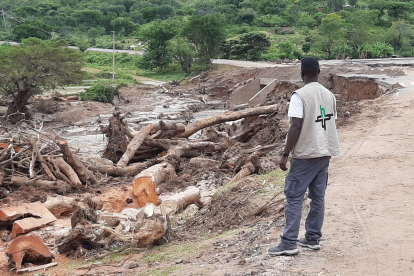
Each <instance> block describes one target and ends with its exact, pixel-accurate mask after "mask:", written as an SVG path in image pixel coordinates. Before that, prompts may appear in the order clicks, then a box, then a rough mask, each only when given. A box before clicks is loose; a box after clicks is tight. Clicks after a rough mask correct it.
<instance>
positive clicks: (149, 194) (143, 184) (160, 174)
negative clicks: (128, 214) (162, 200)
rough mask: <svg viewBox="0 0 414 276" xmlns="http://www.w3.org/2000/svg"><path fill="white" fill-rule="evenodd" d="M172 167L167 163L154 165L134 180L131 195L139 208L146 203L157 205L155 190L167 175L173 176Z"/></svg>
mask: <svg viewBox="0 0 414 276" xmlns="http://www.w3.org/2000/svg"><path fill="white" fill-rule="evenodd" d="M174 174H175V171H174V167H173V166H172V165H171V164H169V163H162V164H157V165H154V166H152V167H150V168H148V169H146V170H144V171H142V172H141V173H139V174H138V175H137V176H135V178H134V184H133V194H134V196H135V198H136V200H137V202H138V204H139V206H140V207H144V206H145V204H147V203H153V204H155V205H157V204H158V194H157V192H156V188H157V186H158V185H160V184H161V183H162V182H164V180H165V178H166V177H167V176H169V175H174Z"/></svg>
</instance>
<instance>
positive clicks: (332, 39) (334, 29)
mask: <svg viewBox="0 0 414 276" xmlns="http://www.w3.org/2000/svg"><path fill="white" fill-rule="evenodd" d="M344 22H345V21H344V20H343V19H342V17H340V16H339V15H337V14H335V13H331V14H328V15H327V16H326V17H325V18H324V19H322V24H321V25H320V26H319V33H320V35H321V37H320V44H321V45H322V46H321V48H322V51H324V52H326V53H328V55H329V56H331V54H332V48H333V47H334V46H335V44H337V43H340V42H341V41H343V40H344V38H345V30H344Z"/></svg>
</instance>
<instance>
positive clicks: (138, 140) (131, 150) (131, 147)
mask: <svg viewBox="0 0 414 276" xmlns="http://www.w3.org/2000/svg"><path fill="white" fill-rule="evenodd" d="M151 129H152V125H147V126H144V127H142V128H141V130H140V131H139V132H138V134H137V135H136V136H135V137H134V139H132V140H131V142H130V143H129V144H128V147H127V149H126V151H125V153H124V155H122V157H121V159H120V160H119V161H118V163H117V166H118V167H124V166H126V165H127V164H128V162H129V161H130V160H131V158H132V157H133V156H134V154H135V152H136V150H137V149H138V148H139V147H140V146H141V144H142V142H144V140H145V138H147V136H148V135H149V132H150V131H151Z"/></svg>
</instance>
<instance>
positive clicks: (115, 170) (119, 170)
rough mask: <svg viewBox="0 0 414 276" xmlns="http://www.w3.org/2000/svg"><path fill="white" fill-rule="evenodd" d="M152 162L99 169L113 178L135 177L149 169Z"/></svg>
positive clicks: (108, 166) (106, 166) (101, 167)
mask: <svg viewBox="0 0 414 276" xmlns="http://www.w3.org/2000/svg"><path fill="white" fill-rule="evenodd" d="M150 163H151V162H144V163H134V164H131V165H129V166H125V167H117V166H111V165H104V166H100V167H99V172H100V173H104V174H108V175H112V176H133V175H136V174H137V173H140V172H141V171H142V170H143V169H145V168H146V167H148V165H149V164H150Z"/></svg>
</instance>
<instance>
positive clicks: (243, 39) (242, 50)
mask: <svg viewBox="0 0 414 276" xmlns="http://www.w3.org/2000/svg"><path fill="white" fill-rule="evenodd" d="M270 45H271V43H270V40H269V38H268V37H267V35H266V34H264V33H260V32H251V33H245V34H242V35H240V36H238V37H237V38H232V39H228V40H227V41H226V42H225V43H223V46H222V51H223V58H231V59H246V60H259V59H260V56H261V54H262V53H266V51H267V49H268V48H269V47H270Z"/></svg>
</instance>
